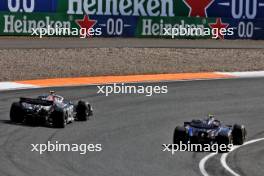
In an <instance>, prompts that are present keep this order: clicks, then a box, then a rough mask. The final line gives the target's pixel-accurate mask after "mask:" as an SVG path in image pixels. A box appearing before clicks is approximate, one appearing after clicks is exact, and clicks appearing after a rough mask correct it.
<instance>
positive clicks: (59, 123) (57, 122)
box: [51, 109, 66, 128]
mask: <svg viewBox="0 0 264 176" xmlns="http://www.w3.org/2000/svg"><path fill="white" fill-rule="evenodd" d="M51 116H52V121H53V126H54V127H55V128H65V126H66V118H65V113H64V111H63V110H62V109H55V110H54V111H53V113H52V115H51Z"/></svg>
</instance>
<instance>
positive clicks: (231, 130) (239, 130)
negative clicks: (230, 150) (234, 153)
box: [173, 115, 246, 145]
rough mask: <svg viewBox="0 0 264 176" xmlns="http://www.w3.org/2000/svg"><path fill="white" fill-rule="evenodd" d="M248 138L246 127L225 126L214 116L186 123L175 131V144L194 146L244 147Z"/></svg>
mask: <svg viewBox="0 0 264 176" xmlns="http://www.w3.org/2000/svg"><path fill="white" fill-rule="evenodd" d="M245 138H246V129H245V127H244V125H237V124H235V125H223V124H222V123H221V122H220V121H219V120H216V119H215V118H214V116H212V115H209V117H208V118H207V119H205V120H192V121H191V122H184V125H183V126H177V127H176V128H175V130H174V135H173V143H174V144H179V143H180V142H181V143H188V142H190V143H193V144H205V143H207V144H214V143H216V144H219V145H221V144H225V145H228V144H233V145H242V144H243V143H244V141H245Z"/></svg>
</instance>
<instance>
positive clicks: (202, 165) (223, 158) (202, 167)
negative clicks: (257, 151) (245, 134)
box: [199, 138, 264, 176]
mask: <svg viewBox="0 0 264 176" xmlns="http://www.w3.org/2000/svg"><path fill="white" fill-rule="evenodd" d="M262 140H264V138H259V139H254V140H251V141H247V142H245V143H244V144H243V145H240V146H235V147H233V148H232V149H231V151H230V152H228V153H224V154H222V156H221V159H220V161H221V164H222V166H223V167H224V168H225V169H226V170H227V171H228V172H229V173H230V174H232V175H234V176H240V175H239V174H238V173H236V172H235V171H233V170H232V169H231V168H230V167H229V166H228V165H227V163H226V159H227V157H228V155H229V154H230V153H231V152H232V151H234V150H236V149H238V148H240V147H243V146H245V145H249V144H253V143H256V142H259V141H262ZM216 154H217V153H210V154H209V155H206V156H205V157H204V158H202V160H201V161H200V162H199V169H200V171H201V173H202V175H203V176H210V175H209V174H208V172H207V171H206V170H205V164H206V162H207V161H208V160H209V159H210V158H212V157H213V156H215V155H216Z"/></svg>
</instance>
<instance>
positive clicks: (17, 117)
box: [10, 102, 24, 123]
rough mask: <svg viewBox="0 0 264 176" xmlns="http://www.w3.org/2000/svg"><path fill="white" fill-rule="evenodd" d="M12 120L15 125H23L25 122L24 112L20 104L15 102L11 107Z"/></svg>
mask: <svg viewBox="0 0 264 176" xmlns="http://www.w3.org/2000/svg"><path fill="white" fill-rule="evenodd" d="M10 120H11V121H12V122H15V123H21V122H23V121H24V111H23V109H22V107H21V104H20V103H19V102H15V103H13V104H12V105H11V109H10Z"/></svg>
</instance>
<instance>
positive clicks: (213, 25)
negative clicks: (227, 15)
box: [209, 18, 229, 39]
mask: <svg viewBox="0 0 264 176" xmlns="http://www.w3.org/2000/svg"><path fill="white" fill-rule="evenodd" d="M209 26H210V27H211V28H212V29H218V30H217V32H218V33H217V34H215V36H216V37H218V38H220V39H224V36H223V35H222V34H221V33H220V30H221V29H226V28H227V27H228V26H229V24H227V23H222V20H221V18H217V19H216V22H215V23H209Z"/></svg>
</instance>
